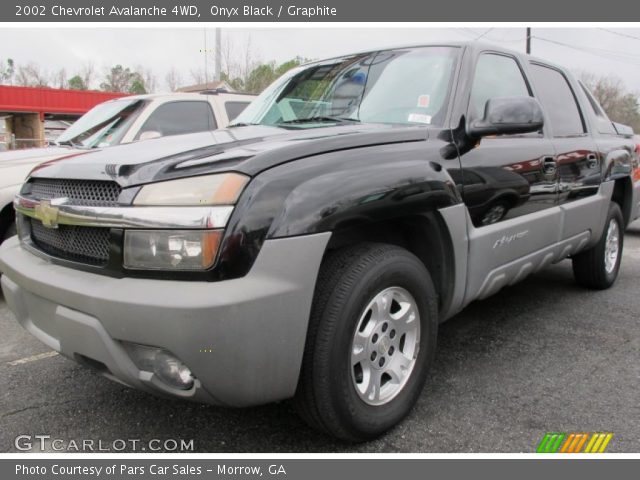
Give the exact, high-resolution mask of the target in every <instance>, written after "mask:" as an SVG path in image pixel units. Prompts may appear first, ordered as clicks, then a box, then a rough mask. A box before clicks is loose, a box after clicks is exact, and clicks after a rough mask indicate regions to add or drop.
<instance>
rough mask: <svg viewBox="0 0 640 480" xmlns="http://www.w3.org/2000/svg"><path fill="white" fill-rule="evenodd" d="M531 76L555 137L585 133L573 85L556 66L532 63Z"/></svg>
mask: <svg viewBox="0 0 640 480" xmlns="http://www.w3.org/2000/svg"><path fill="white" fill-rule="evenodd" d="M531 78H532V81H533V85H534V87H535V89H536V94H537V95H538V96H539V97H540V102H541V103H542V106H543V108H544V109H545V111H546V113H547V117H548V118H549V123H550V125H551V129H552V131H553V136H554V137H569V136H575V135H582V134H584V133H585V128H584V122H583V121H582V114H581V113H580V109H579V107H578V104H577V102H576V97H575V95H574V94H573V90H572V89H571V86H570V85H569V83H568V82H567V79H566V78H565V76H564V75H563V74H562V73H560V72H559V71H558V70H556V69H555V68H550V67H545V66H543V65H538V64H536V63H534V64H531Z"/></svg>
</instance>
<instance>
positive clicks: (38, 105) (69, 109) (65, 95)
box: [0, 85, 127, 115]
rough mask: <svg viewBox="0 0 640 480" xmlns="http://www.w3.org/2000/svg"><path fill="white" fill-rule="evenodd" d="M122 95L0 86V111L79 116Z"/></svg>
mask: <svg viewBox="0 0 640 480" xmlns="http://www.w3.org/2000/svg"><path fill="white" fill-rule="evenodd" d="M126 95H127V94H125V93H116V92H97V91H93V90H63V89H58V88H35V87H14V86H8V85H0V112H34V113H40V114H41V115H44V114H45V113H66V114H72V115H73V114H77V115H82V114H83V113H86V112H87V111H89V110H90V109H91V108H93V107H94V106H96V105H97V104H99V103H102V102H105V101H107V100H111V99H112V98H120V97H124V96H126Z"/></svg>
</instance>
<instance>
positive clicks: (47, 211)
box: [35, 200, 60, 228]
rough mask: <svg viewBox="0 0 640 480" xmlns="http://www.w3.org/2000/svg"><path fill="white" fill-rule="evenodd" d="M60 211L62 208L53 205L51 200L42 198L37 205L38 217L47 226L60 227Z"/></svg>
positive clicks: (36, 212)
mask: <svg viewBox="0 0 640 480" xmlns="http://www.w3.org/2000/svg"><path fill="white" fill-rule="evenodd" d="M59 213H60V209H59V208H58V207H56V206H55V205H51V201H50V200H40V203H39V204H38V205H36V209H35V214H36V218H37V219H38V220H40V221H41V222H42V225H44V226H45V227H47V228H58V214H59Z"/></svg>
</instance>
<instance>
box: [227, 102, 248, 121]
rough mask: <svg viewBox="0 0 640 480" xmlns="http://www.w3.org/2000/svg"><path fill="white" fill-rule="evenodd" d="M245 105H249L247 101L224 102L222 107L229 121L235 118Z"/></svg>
mask: <svg viewBox="0 0 640 480" xmlns="http://www.w3.org/2000/svg"><path fill="white" fill-rule="evenodd" d="M247 105H249V102H237V101H236V102H225V104H224V109H225V110H226V111H227V117H228V118H229V121H231V120H235V119H236V117H237V116H238V115H240V114H241V113H242V111H243V110H244V109H245V108H247Z"/></svg>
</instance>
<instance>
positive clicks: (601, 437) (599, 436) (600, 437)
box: [591, 433, 605, 453]
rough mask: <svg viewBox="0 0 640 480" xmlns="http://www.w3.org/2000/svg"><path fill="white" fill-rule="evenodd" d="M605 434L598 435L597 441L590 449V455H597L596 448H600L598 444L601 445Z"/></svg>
mask: <svg viewBox="0 0 640 480" xmlns="http://www.w3.org/2000/svg"><path fill="white" fill-rule="evenodd" d="M604 437H605V434H604V433H598V439H597V440H596V443H594V444H593V448H591V453H598V448H600V444H601V443H602V440H604Z"/></svg>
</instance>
